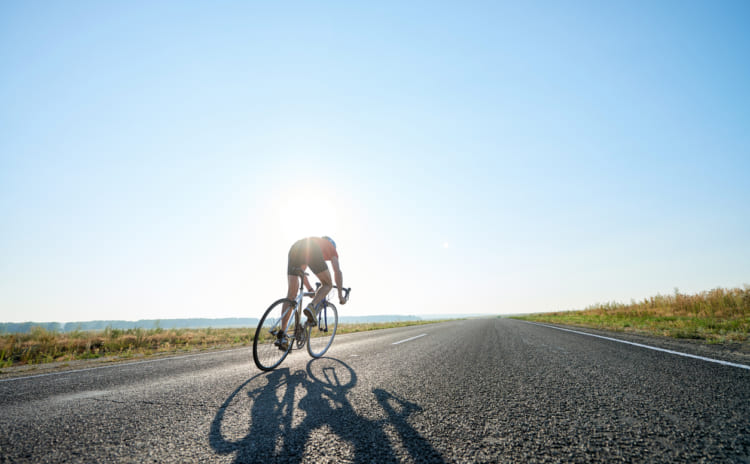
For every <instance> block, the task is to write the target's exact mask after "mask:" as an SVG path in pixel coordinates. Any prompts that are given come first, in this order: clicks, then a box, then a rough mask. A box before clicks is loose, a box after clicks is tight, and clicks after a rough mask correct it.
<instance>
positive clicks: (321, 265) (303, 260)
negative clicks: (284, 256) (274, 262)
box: [286, 238, 328, 275]
mask: <svg viewBox="0 0 750 464" xmlns="http://www.w3.org/2000/svg"><path fill="white" fill-rule="evenodd" d="M303 265H307V266H308V267H309V268H310V269H311V270H312V271H313V272H314V273H315V274H320V273H321V272H323V271H327V270H328V265H326V260H325V259H323V251H322V250H321V249H320V246H318V244H317V243H315V240H310V239H309V238H303V239H302V240H297V241H296V242H294V245H292V247H291V248H290V249H289V261H288V264H287V267H286V273H287V274H288V275H295V274H296V273H295V272H294V269H299V268H301V267H302V266H303Z"/></svg>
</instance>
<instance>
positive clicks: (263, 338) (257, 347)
mask: <svg viewBox="0 0 750 464" xmlns="http://www.w3.org/2000/svg"><path fill="white" fill-rule="evenodd" d="M284 303H289V307H288V308H287V312H289V313H291V315H290V317H289V322H288V324H287V327H291V328H294V327H295V325H296V323H297V311H295V310H294V300H289V299H286V298H282V299H280V300H278V301H276V302H275V303H274V304H272V305H271V306H270V307H269V308H268V309H267V310H266V312H265V313H263V317H261V318H260V322H258V328H257V329H256V330H255V336H254V337H253V360H254V361H255V365H256V366H258V369H261V370H264V371H270V370H273V369H275V368H276V367H277V366H278V365H279V364H281V362H282V361H283V360H284V358H286V356H287V355H288V354H289V351H291V349H292V345H293V344H294V330H292V331H291V332H290V331H289V330H287V332H288V333H287V337H288V338H289V346H288V347H287V348H286V350H282V349H281V348H279V347H278V345H276V340H278V334H279V333H280V331H281V309H282V308H283V305H284Z"/></svg>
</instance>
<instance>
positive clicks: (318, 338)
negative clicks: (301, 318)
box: [307, 303, 339, 358]
mask: <svg viewBox="0 0 750 464" xmlns="http://www.w3.org/2000/svg"><path fill="white" fill-rule="evenodd" d="M338 327H339V312H338V310H337V309H336V306H334V305H333V304H332V303H326V306H325V307H324V308H321V310H320V312H319V313H318V321H317V324H316V325H314V326H312V327H308V329H307V352H308V353H309V354H310V356H312V357H313V358H319V357H321V356H323V355H324V354H326V351H328V349H329V348H330V347H331V344H332V343H333V338H334V337H335V336H336V330H337V329H338Z"/></svg>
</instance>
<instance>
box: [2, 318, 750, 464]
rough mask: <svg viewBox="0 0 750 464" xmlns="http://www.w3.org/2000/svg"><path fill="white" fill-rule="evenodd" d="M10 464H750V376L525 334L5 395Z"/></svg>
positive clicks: (369, 345) (106, 377)
mask: <svg viewBox="0 0 750 464" xmlns="http://www.w3.org/2000/svg"><path fill="white" fill-rule="evenodd" d="M0 460H1V462H35V463H37V462H82V463H91V462H134V463H135V462H137V463H143V462H191V463H192V462H210V463H222V462H227V463H231V462H238V463H244V462H290V463H297V462H314V463H319V462H337V463H338V462H376V463H385V462H591V461H601V462H604V461H606V462H691V463H692V462H701V461H704V462H732V463H736V462H750V369H747V368H742V367H737V366H732V365H722V364H717V363H714V362H710V361H706V360H701V359H695V358H687V357H683V356H678V355H675V354H673V353H667V352H663V351H655V350H650V349H646V348H643V347H639V346H634V345H628V344H623V343H617V342H615V341H612V340H606V339H602V338H596V337H590V336H586V335H583V334H579V333H573V332H566V331H562V330H556V329H554V328H549V327H544V326H541V325H535V324H529V323H525V322H521V321H515V320H509V319H499V318H491V319H471V320H464V321H453V322H447V323H440V324H431V325H425V326H415V327H408V328H402V329H389V330H382V331H375V332H368V333H360V334H348V335H341V336H337V338H336V341H335V342H334V345H333V347H332V348H331V350H330V351H329V353H328V355H327V357H326V358H323V359H319V360H311V358H310V357H309V356H308V355H307V352H306V351H297V352H293V353H292V354H291V355H290V356H289V357H288V358H287V360H286V361H285V362H284V364H282V365H281V367H280V368H279V369H277V370H276V371H274V372H271V373H261V372H260V371H258V370H257V369H256V368H255V366H254V364H253V362H252V359H251V352H250V350H249V349H248V348H244V349H236V350H230V351H225V352H213V353H201V354H197V355H189V356H179V357H172V358H165V359H157V360H151V361H147V362H137V363H129V364H119V365H111V366H107V367H100V368H95V369H89V370H79V371H72V372H66V373H55V374H51V375H41V376H36V377H30V378H25V379H14V380H8V379H4V380H1V381H0Z"/></svg>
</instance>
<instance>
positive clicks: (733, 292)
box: [517, 285, 750, 343]
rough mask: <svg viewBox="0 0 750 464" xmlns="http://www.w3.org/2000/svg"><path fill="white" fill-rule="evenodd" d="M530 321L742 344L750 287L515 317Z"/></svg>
mask: <svg viewBox="0 0 750 464" xmlns="http://www.w3.org/2000/svg"><path fill="white" fill-rule="evenodd" d="M517 319H523V320H527V321H534V322H549V323H554V324H567V325H573V326H579V327H590V328H597V329H605V330H613V331H620V332H634V333H641V334H648V335H659V336H666V337H672V338H683V339H695V340H702V341H704V342H706V343H746V342H748V333H749V332H750V286H749V285H745V286H744V288H741V289H740V288H733V289H723V288H716V289H713V290H710V291H706V292H702V293H698V294H694V295H684V294H681V293H679V291H677V290H675V292H674V294H672V295H657V296H654V297H650V298H646V299H644V300H643V301H640V302H635V301H633V302H631V303H630V304H623V303H606V304H597V305H593V306H590V307H587V308H585V309H583V310H581V311H565V312H553V313H545V314H532V315H529V316H519V317H517Z"/></svg>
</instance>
